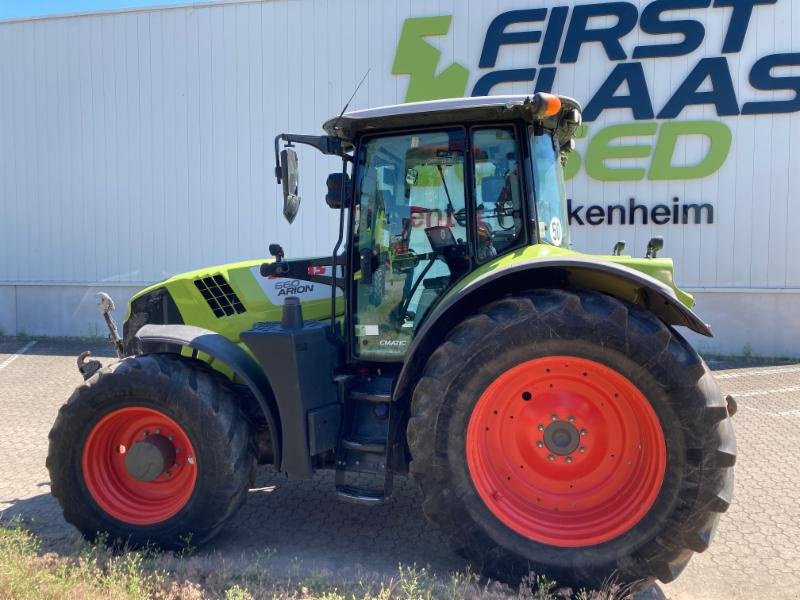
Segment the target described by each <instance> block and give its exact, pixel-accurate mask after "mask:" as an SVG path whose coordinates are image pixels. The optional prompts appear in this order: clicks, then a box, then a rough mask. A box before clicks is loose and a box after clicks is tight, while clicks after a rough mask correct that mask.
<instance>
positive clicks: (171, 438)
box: [167, 435, 175, 442]
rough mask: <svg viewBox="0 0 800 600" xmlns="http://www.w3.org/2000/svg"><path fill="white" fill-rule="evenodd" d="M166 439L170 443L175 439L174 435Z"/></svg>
mask: <svg viewBox="0 0 800 600" xmlns="http://www.w3.org/2000/svg"><path fill="white" fill-rule="evenodd" d="M167 439H168V440H169V441H170V442H171V441H172V440H174V439H175V436H174V435H168V436H167Z"/></svg>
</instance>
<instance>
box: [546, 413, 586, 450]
mask: <svg viewBox="0 0 800 600" xmlns="http://www.w3.org/2000/svg"><path fill="white" fill-rule="evenodd" d="M580 439H581V436H580V432H579V431H578V428H577V427H575V426H574V425H573V424H572V423H569V422H568V421H554V422H552V423H550V425H548V426H547V428H546V429H545V430H544V445H545V447H547V449H548V450H549V451H550V452H552V453H553V454H558V455H559V456H568V455H569V454H572V453H573V452H574V451H575V450H576V449H577V448H578V445H579V444H580Z"/></svg>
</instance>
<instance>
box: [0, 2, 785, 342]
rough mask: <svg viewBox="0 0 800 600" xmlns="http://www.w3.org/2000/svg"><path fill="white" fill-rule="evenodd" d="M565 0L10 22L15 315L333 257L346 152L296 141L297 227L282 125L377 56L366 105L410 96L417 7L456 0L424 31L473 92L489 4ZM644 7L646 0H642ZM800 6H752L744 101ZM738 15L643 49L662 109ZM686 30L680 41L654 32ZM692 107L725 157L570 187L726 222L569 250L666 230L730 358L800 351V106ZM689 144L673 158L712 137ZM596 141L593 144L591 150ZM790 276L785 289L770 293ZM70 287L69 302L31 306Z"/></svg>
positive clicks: (1, 76)
mask: <svg viewBox="0 0 800 600" xmlns="http://www.w3.org/2000/svg"><path fill="white" fill-rule="evenodd" d="M587 3H588V2H587V1H585V0H581V1H577V2H574V1H569V0H563V2H559V3H555V4H563V5H576V4H587ZM553 4H554V3H545V2H541V1H540V0H527V1H522V0H502V1H501V0H493V1H488V2H487V1H479V0H470V1H469V2H458V1H456V0H451V1H446V0H438V1H425V2H422V1H416V0H414V1H410V0H403V1H399V2H375V1H374V0H335V1H334V0H324V1H323V0H275V1H268V2H225V3H220V4H217V5H210V6H202V7H178V8H166V9H152V10H142V9H139V10H133V11H120V12H115V13H108V14H99V15H84V16H68V17H58V18H47V19H34V20H22V21H12V22H4V23H0V81H3V82H4V85H3V86H2V87H1V88H0V314H3V315H4V316H2V317H0V328H2V329H4V330H5V331H6V332H7V333H8V332H11V331H13V330H14V329H15V328H16V329H19V330H25V331H26V332H27V333H40V332H41V333H50V334H51V335H53V334H73V335H91V334H94V333H95V331H94V330H93V327H94V325H93V324H92V323H93V321H92V320H91V319H90V318H89V317H88V315H89V312H91V311H93V308H92V306H93V294H92V293H91V292H92V291H93V290H94V289H95V288H96V287H98V286H103V285H108V284H115V285H118V286H119V285H121V286H123V288H121V289H124V290H126V291H125V292H124V294H123V295H127V294H128V293H129V290H132V289H135V288H136V287H138V286H142V285H144V284H146V283H149V282H152V281H155V280H158V279H161V278H164V277H166V276H168V275H170V274H173V273H177V272H180V271H183V270H187V269H191V268H196V267H200V266H204V265H209V264H213V263H222V262H227V261H233V260H241V259H246V258H252V257H258V256H263V255H265V254H266V252H265V249H266V246H267V244H268V243H270V242H279V243H281V244H283V245H284V248H285V249H286V250H287V253H289V254H290V255H312V254H327V253H329V252H330V250H331V247H332V244H333V241H334V239H335V235H336V226H337V219H336V214H335V213H333V212H331V211H329V210H328V209H327V208H326V207H325V206H324V203H323V201H322V195H323V193H324V192H323V183H324V179H325V175H326V173H327V172H328V171H329V170H333V169H335V168H336V164H335V162H333V161H329V160H328V161H326V160H325V159H321V158H315V157H314V154H313V152H312V151H308V152H302V151H301V169H302V173H301V177H302V182H301V192H302V194H303V196H304V201H303V206H302V208H301V212H300V216H299V217H298V219H297V221H296V222H295V224H294V225H293V226H292V227H289V226H287V225H286V224H285V222H284V221H283V219H282V217H281V216H280V202H279V199H278V193H279V190H278V186H277V185H276V184H275V180H274V178H273V176H272V166H273V160H274V159H273V153H272V152H273V150H272V139H273V137H274V135H275V134H277V133H279V132H281V131H292V132H302V133H315V132H319V131H320V124H321V123H322V121H324V120H325V119H326V118H328V117H330V116H332V115H334V114H336V113H338V112H339V110H340V109H341V107H342V105H343V104H344V102H345V101H346V99H347V98H348V97H349V96H350V94H351V92H352V91H353V89H354V88H355V85H356V83H357V82H358V80H359V79H360V78H361V76H362V75H363V74H364V73H365V72H366V71H367V69H368V68H369V69H371V71H370V74H369V77H368V79H367V81H366V83H365V84H364V86H363V88H362V90H361V91H360V92H359V93H358V94H357V96H356V98H355V99H354V101H353V103H352V105H351V108H353V109H355V108H364V107H368V106H377V105H381V104H389V103H394V102H401V101H403V100H404V98H405V94H406V88H407V81H408V77H407V76H405V75H392V64H393V61H394V58H395V50H396V48H397V44H398V40H399V36H400V32H401V29H402V26H403V22H404V20H405V19H406V18H407V17H421V16H434V15H454V17H453V21H452V25H451V27H450V31H449V33H448V34H447V35H446V36H439V37H431V38H428V39H427V41H428V43H430V44H432V45H434V46H435V47H437V48H439V49H440V50H441V51H442V54H443V55H442V62H441V63H440V68H442V67H445V66H447V65H449V64H450V63H452V62H459V63H461V64H462V65H464V66H466V67H467V68H468V69H469V71H470V77H469V83H468V85H467V87H466V90H467V93H469V91H470V90H471V89H472V86H473V85H474V83H475V81H477V79H478V78H479V77H480V76H481V75H483V74H484V73H485V72H486V71H485V70H481V69H479V68H478V61H479V56H480V54H481V50H482V46H483V41H484V38H485V35H486V30H487V27H488V25H489V23H490V22H491V21H492V19H493V18H494V17H495V16H496V15H498V14H500V13H502V12H504V11H507V10H511V9H515V8H532V7H540V6H552V5H553ZM633 4H635V5H636V6H638V7H639V9H640V10H641V9H642V8H644V7H645V6H646V5H647V4H649V1H645V0H637V1H635V2H633ZM792 4H793V3H792V2H790V0H779V2H778V4H776V5H774V6H770V7H757V8H756V10H755V11H754V13H753V18H752V21H751V24H750V28H749V30H748V34H747V38H746V40H745V46H744V49H743V51H742V53H740V54H729V55H727V58H728V61H729V63H730V65H731V70H732V72H733V76H734V83H735V85H736V88H737V93H738V95H739V100H740V104H741V103H743V102H745V101H748V100H754V99H760V100H764V99H773V98H785V97H787V95H786V94H785V93H781V92H758V91H756V90H754V89H753V88H752V87H751V86H750V85H749V83H748V74H749V70H750V68H751V67H752V65H753V63H754V62H755V61H756V60H757V59H758V58H760V57H761V56H764V55H766V54H772V53H776V52H788V51H791V50H793V49H796V50H800V40H797V39H796V37H797V36H798V35H800V34H798V33H796V32H799V31H800V11H797V10H792ZM729 14H730V13H729V11H728V10H722V9H710V10H708V11H705V10H692V11H686V12H685V13H682V15H683V16H688V17H690V18H695V19H698V20H700V21H702V22H703V23H704V25H705V28H706V30H707V34H706V39H705V42H704V44H703V46H701V48H700V49H698V50H697V51H696V52H695V53H693V54H692V55H691V56H688V57H678V58H675V59H658V60H650V61H648V60H644V61H642V62H643V63H644V68H645V75H646V77H647V80H648V85H649V87H650V90H651V92H652V96H653V104H654V107H655V109H656V112H658V110H659V109H660V108H661V107H662V106H663V105H664V103H665V102H666V100H667V99H668V98H669V97H670V95H671V94H672V93H673V92H674V91H675V89H676V87H677V86H678V85H679V84H680V82H681V81H682V79H683V78H684V77H685V76H686V74H687V73H688V72H689V70H690V69H691V68H692V67H693V66H694V65H695V64H696V62H697V61H698V60H699V59H700V58H702V57H703V56H720V45H721V43H722V38H723V35H724V32H725V30H726V27H727V25H728V18H729ZM604 23H605V24H610V21H609V20H608V19H606V21H604ZM598 26H599V25H598ZM518 29H520V28H518ZM522 29H524V28H522ZM656 39H657V38H652V37H651V36H648V35H647V34H644V33H642V32H641V31H640V30H639V29H638V28H637V30H635V31H634V32H632V33H631V34H629V35H628V36H626V37H625V38H624V39H623V40H622V43H623V47H624V48H625V50H626V52H627V53H628V54H630V51H631V49H632V48H633V47H634V46H636V45H637V44H640V43H646V42H647V40H656ZM671 39H672V40H674V39H680V38H679V36H678V37H677V38H674V37H670V36H666V37H665V36H660V38H658V42H659V43H666V41H669V40H671ZM535 55H538V51H537V52H534V51H533V49H532V46H531V45H522V44H520V45H515V46H504V47H502V48H501V50H500V54H499V57H498V63H497V67H498V68H504V69H510V68H523V67H528V66H536V64H535V60H532V58H531V57H532V56H533V57H534V58H535ZM532 62H533V64H531V63H532ZM613 67H614V63H612V62H611V61H609V60H608V59H607V58H606V57H605V55H604V53H603V52H602V50H601V48H600V47H599V46H598V45H596V44H594V45H592V46H591V47H589V46H587V47H584V48H583V50H582V54H581V60H580V61H579V62H578V63H577V64H576V65H559V66H558V75H557V77H556V83H555V89H556V90H557V91H559V92H562V93H566V94H569V95H572V96H575V97H577V98H578V99H580V100H581V101H583V102H584V103H586V102H587V101H588V100H589V99H590V98H591V97H592V95H593V94H594V92H595V91H596V90H597V88H598V87H599V86H600V85H601V84H602V82H603V81H604V79H605V78H606V77H607V75H608V74H609V73H610V72H611V70H612V69H613ZM530 88H531V86H530V84H526V83H516V84H512V85H504V86H498V87H497V88H495V90H493V91H494V92H496V93H501V92H528V91H530ZM789 97H791V95H790V94H789ZM680 118H681V119H683V120H693V119H711V120H719V121H722V122H724V123H726V124H727V125H728V126H729V127H730V128H731V130H732V131H733V133H734V141H733V147H732V149H731V153H730V156H729V157H728V159H727V161H726V162H725V164H724V166H723V167H722V169H721V170H720V171H719V172H718V173H716V174H715V175H713V176H711V177H707V178H704V179H701V180H692V181H678V182H648V181H643V182H638V183H605V184H601V183H599V182H598V181H595V180H592V179H590V178H589V177H588V176H587V175H586V174H585V172H583V171H582V172H581V173H580V174H579V175H578V176H577V177H576V178H575V179H574V180H573V181H572V182H571V183H570V185H569V193H570V195H571V197H573V198H574V199H575V201H576V202H578V203H589V204H599V205H607V204H615V203H617V202H618V201H623V202H627V199H628V198H629V197H635V198H637V200H638V201H639V202H641V203H644V204H650V205H652V204H656V203H661V202H662V201H666V203H668V202H669V200H670V199H671V198H672V197H673V196H679V197H681V198H682V199H687V200H702V201H708V202H712V203H713V204H714V207H715V223H714V224H713V225H700V226H696V225H689V226H673V225H667V226H652V225H648V226H636V227H633V226H607V225H606V226H598V227H587V226H585V227H575V228H574V229H573V240H574V241H575V246H576V248H578V249H581V250H587V251H591V252H601V251H602V252H608V251H609V250H610V249H611V247H612V246H613V244H614V242H616V241H617V240H618V239H625V240H626V241H627V242H628V250H629V251H630V252H632V253H634V254H643V252H644V247H645V245H646V242H647V240H648V239H649V238H650V237H651V236H652V235H664V237H665V238H666V249H665V255H669V256H672V257H674V258H675V260H676V264H677V271H676V274H677V279H678V282H679V283H680V284H682V285H684V286H686V287H688V288H689V289H702V290H706V291H707V293H702V294H699V295H698V299H699V304H698V311H699V312H700V314H701V316H703V317H704V318H705V319H706V320H709V321H711V322H712V324H713V325H714V328H715V330H716V331H717V332H720V338H719V339H720V340H723V341H722V342H719V343H717V342H715V343H714V346H713V347H714V349H716V350H718V351H723V352H731V353H735V352H740V351H741V350H742V348H744V346H746V345H748V344H749V345H750V346H751V347H752V348H753V351H754V352H755V353H762V354H781V355H796V356H800V347H799V346H798V345H795V344H794V342H793V340H794V339H797V338H798V337H799V336H800V318H798V317H797V316H796V315H797V312H796V310H795V308H796V307H797V303H798V300H797V299H798V298H800V263H798V261H797V260H795V257H797V256H798V255H800V236H798V235H796V234H795V231H797V230H798V229H800V204H798V202H797V200H796V198H794V197H793V195H792V191H793V190H792V176H793V174H794V173H796V172H798V171H800V159H798V156H800V153H798V152H793V151H792V149H791V144H790V141H791V140H794V139H798V137H800V119H798V117H797V114H796V113H793V114H791V115H769V116H760V117H725V118H718V117H717V116H716V113H715V111H714V108H713V107H711V106H704V107H693V108H689V109H687V111H685V112H684V113H683V114H682V115H681V116H680ZM632 122H634V121H633V119H632V117H631V114H630V111H628V110H609V111H606V112H604V113H603V114H602V115H601V117H600V118H599V119H598V120H597V121H596V122H594V123H591V124H590V127H589V133H590V137H591V136H592V135H593V134H594V133H596V132H597V131H599V130H601V129H603V128H604V127H606V126H608V125H612V124H617V123H632ZM662 122H663V121H662ZM648 141H650V140H648V139H642V140H639V142H640V143H647V142H648ZM694 142H695V145H692V144H688V145H686V146H684V147H682V150H681V152H680V153H679V154H678V156H677V157H676V159H677V160H678V161H680V160H685V161H687V162H691V160H692V159H693V158H696V155H697V154H698V153H702V149H700V146H697V145H696V144H697V143H699V142H697V141H696V140H695V141H694ZM586 146H587V140H581V141H580V142H579V144H578V151H579V152H580V153H585V151H586ZM615 164H617V166H624V165H627V166H630V165H631V164H633V165H646V164H647V160H646V159H644V160H642V161H632V162H631V161H628V162H627V163H626V162H624V161H618V163H615ZM81 288H85V289H84V290H83V291H81ZM731 288H735V289H736V290H739V291H737V292H735V293H727V292H726V290H729V289H731ZM10 290H13V292H12V291H10ZM21 290H22V291H21ZM708 290H710V291H708ZM111 291H112V292H113V289H112V290H111ZM777 292H779V294H780V296H781V300H780V301H772V300H770V301H768V302H766V301H765V302H762V300H765V299H767V298H768V297H769V298H771V297H772V296H771V295H774V293H777ZM20 294H22V296H24V298H25V302H23V303H20V301H19V298H20V297H21V295H20ZM767 294H770V296H767ZM12 297H13V298H14V300H13V302H12V300H11V299H10V298H12ZM89 299H91V301H90V300H89ZM59 302H61V303H63V304H64V308H63V310H62V309H58V310H55V309H52V310H50V309H48V310H45V311H44V312H42V311H37V310H30V307H31V306H45V307H47V306H55V305H58V304H59ZM20 306H23V308H25V310H24V311H23V310H22V309H21V308H20ZM87 307H88V308H87ZM745 309H746V310H748V311H753V314H752V315H743V314H742V313H741V312H740V311H741V310H745ZM87 311H89V312H87ZM9 313H13V315H14V316H13V318H11V317H9V316H8V314H9ZM45 315H49V316H47V317H46V318H45ZM76 315H86V316H80V317H76ZM712 317H713V318H712ZM743 317H746V318H747V319H748V320H750V321H751V322H763V323H764V326H763V327H762V328H752V327H751V328H749V329H745V333H741V334H740V333H737V334H736V335H732V334H728V332H734V331H737V332H738V331H740V330H741V327H740V321H741V320H742V318H743Z"/></svg>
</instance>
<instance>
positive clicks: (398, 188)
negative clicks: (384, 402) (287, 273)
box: [352, 129, 468, 360]
mask: <svg viewBox="0 0 800 600" xmlns="http://www.w3.org/2000/svg"><path fill="white" fill-rule="evenodd" d="M465 142H466V140H465V134H464V132H463V130H460V129H459V130H452V131H433V132H430V131H428V132H415V133H409V134H400V135H392V136H384V137H376V138H372V139H370V140H368V141H367V142H365V144H364V145H363V146H362V148H361V150H360V152H359V164H358V169H359V172H358V174H357V178H358V180H359V181H358V182H357V189H358V194H359V195H358V202H357V204H356V213H355V215H354V217H355V223H354V225H355V236H356V237H355V248H356V254H355V256H354V257H353V260H354V261H355V264H354V268H353V273H354V277H353V282H352V285H353V288H354V293H353V294H352V298H353V301H354V304H355V310H354V314H353V328H354V344H353V350H354V352H353V353H354V354H355V356H358V357H360V358H364V359H368V360H397V359H399V358H402V356H403V355H404V354H405V352H406V350H407V348H408V344H409V342H410V340H411V338H412V336H413V332H414V329H415V327H416V326H417V325H418V324H419V323H420V322H421V320H422V319H423V318H424V316H425V314H426V313H427V311H428V309H429V308H430V307H431V305H432V304H433V302H434V301H435V300H436V299H437V298H438V297H439V296H440V295H441V294H443V293H444V292H445V291H446V290H447V289H448V288H449V287H450V286H451V285H452V283H453V282H454V281H455V280H456V279H457V278H458V277H459V276H460V275H461V274H462V273H463V272H465V270H466V268H467V265H468V259H467V247H468V246H467V227H466V224H467V218H466V200H465V184H464V173H465V171H464V164H465V146H466V144H465Z"/></svg>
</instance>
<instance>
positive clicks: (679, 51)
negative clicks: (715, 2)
mask: <svg viewBox="0 0 800 600" xmlns="http://www.w3.org/2000/svg"><path fill="white" fill-rule="evenodd" d="M710 4H711V0H656V1H655V2H652V3H650V4H648V5H647V7H646V8H645V9H644V10H643V11H642V18H641V20H640V21H639V27H640V28H641V29H642V31H644V32H645V33H650V34H652V35H671V34H679V35H682V36H683V41H682V42H675V43H673V44H650V45H645V46H637V47H636V48H635V49H634V50H633V58H661V57H666V56H683V55H685V54H691V53H692V52H694V51H695V50H697V49H698V48H699V47H700V44H702V43H703V39H704V38H705V36H706V28H705V27H704V26H703V24H702V23H700V22H699V21H695V20H694V19H686V20H682V21H662V20H661V16H662V15H663V14H664V13H665V12H669V11H673V10H683V9H690V8H708V6H709V5H710Z"/></svg>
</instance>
